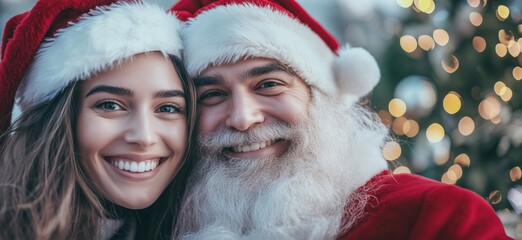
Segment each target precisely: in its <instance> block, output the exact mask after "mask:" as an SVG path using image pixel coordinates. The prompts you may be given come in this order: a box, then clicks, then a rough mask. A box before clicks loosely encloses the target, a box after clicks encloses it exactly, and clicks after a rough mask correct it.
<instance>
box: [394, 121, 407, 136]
mask: <svg viewBox="0 0 522 240" xmlns="http://www.w3.org/2000/svg"><path fill="white" fill-rule="evenodd" d="M407 121H408V119H406V118H404V117H398V118H396V119H395V120H393V125H392V129H393V131H394V132H395V133H396V134H397V135H404V134H405V132H404V125H405V123H406V122H407Z"/></svg>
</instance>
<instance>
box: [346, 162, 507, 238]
mask: <svg viewBox="0 0 522 240" xmlns="http://www.w3.org/2000/svg"><path fill="white" fill-rule="evenodd" d="M364 187H370V188H373V189H375V192H373V193H372V195H373V196H375V198H372V199H371V200H370V202H369V203H368V204H367V206H366V211H365V216H364V217H363V218H362V219H361V220H359V221H358V223H357V224H356V225H355V226H354V227H353V228H352V229H351V230H350V231H349V232H348V233H347V234H345V235H344V236H343V237H341V238H340V239H511V238H509V237H508V236H507V235H506V233H505V231H504V227H503V225H502V223H501V221H500V220H499V218H498V217H497V216H496V214H495V211H494V210H493V208H492V207H491V206H490V205H489V204H488V203H487V202H486V201H485V200H484V199H483V198H482V197H480V196H479V195H477V194H476V193H474V192H472V191H470V190H467V189H464V188H461V187H458V186H454V185H448V184H444V183H441V182H437V181H433V180H431V179H428V178H425V177H421V176H418V175H414V174H395V175H393V174H391V173H390V172H389V171H383V172H381V173H380V174H379V175H377V176H375V177H373V178H372V179H371V180H370V181H368V182H367V183H366V184H365V186H364Z"/></svg>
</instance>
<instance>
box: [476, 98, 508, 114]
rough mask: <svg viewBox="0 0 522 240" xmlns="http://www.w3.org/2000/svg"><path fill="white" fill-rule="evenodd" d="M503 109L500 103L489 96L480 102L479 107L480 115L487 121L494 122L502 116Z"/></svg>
mask: <svg viewBox="0 0 522 240" xmlns="http://www.w3.org/2000/svg"><path fill="white" fill-rule="evenodd" d="M501 107H502V106H501V104H500V101H498V99H497V98H496V97H494V96H492V95H489V96H488V97H486V99H484V100H482V101H481V102H480V104H479V106H478V111H479V115H480V116H481V117H482V118H484V119H486V120H493V119H494V118H496V117H498V116H499V115H500V110H501Z"/></svg>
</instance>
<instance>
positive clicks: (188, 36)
mask: <svg viewBox="0 0 522 240" xmlns="http://www.w3.org/2000/svg"><path fill="white" fill-rule="evenodd" d="M183 38H184V39H183V40H184V43H185V52H184V61H185V64H186V66H187V70H188V72H189V74H190V75H191V76H193V77H195V76H198V75H199V74H201V72H202V71H204V70H205V69H206V68H207V67H209V66H212V65H220V64H224V63H233V62H236V61H238V60H240V59H242V58H245V57H264V58H271V59H277V60H278V61H280V62H281V63H283V64H287V65H288V66H289V67H291V68H292V69H293V70H294V71H296V73H297V74H298V75H299V76H300V77H301V78H303V80H304V81H305V82H306V83H308V84H310V85H316V86H317V87H319V88H320V89H322V90H323V91H326V92H330V93H332V92H335V91H336V86H335V83H334V81H333V78H334V76H333V72H332V70H331V66H332V64H333V61H334V59H335V53H334V52H332V50H330V48H329V47H328V46H327V45H326V43H325V42H324V41H323V40H322V39H321V38H320V37H319V36H318V35H317V34H316V33H315V32H313V31H312V30H311V29H310V28H308V27H307V26H305V25H304V24H302V23H300V22H298V21H297V20H295V19H293V18H290V17H288V15H286V14H285V13H282V12H280V11H277V10H274V9H272V8H268V7H259V6H256V5H253V4H231V5H224V6H218V7H216V8H213V9H210V10H208V11H205V12H202V13H201V14H199V15H198V16H197V17H196V18H194V19H192V20H191V21H190V22H189V25H188V26H187V27H186V28H185V29H184V31H183Z"/></svg>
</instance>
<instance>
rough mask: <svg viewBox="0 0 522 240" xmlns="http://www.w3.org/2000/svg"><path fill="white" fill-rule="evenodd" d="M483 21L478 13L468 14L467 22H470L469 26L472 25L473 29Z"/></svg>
mask: <svg viewBox="0 0 522 240" xmlns="http://www.w3.org/2000/svg"><path fill="white" fill-rule="evenodd" d="M483 20H484V19H483V18H482V15H481V14H480V13H478V12H471V13H470V14H469V21H470V22H471V24H473V26H475V27H478V26H480V25H481V24H482V21H483Z"/></svg>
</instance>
